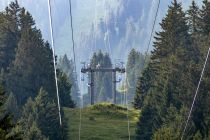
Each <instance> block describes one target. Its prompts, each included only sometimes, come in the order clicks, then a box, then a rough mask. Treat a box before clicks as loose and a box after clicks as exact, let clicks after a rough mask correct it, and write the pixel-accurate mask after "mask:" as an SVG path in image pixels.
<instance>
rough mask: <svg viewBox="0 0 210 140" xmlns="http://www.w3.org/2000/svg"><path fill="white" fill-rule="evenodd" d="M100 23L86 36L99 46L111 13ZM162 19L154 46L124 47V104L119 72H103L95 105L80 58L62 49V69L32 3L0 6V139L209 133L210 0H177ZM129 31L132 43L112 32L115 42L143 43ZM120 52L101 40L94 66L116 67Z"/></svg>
mask: <svg viewBox="0 0 210 140" xmlns="http://www.w3.org/2000/svg"><path fill="white" fill-rule="evenodd" d="M158 8H159V7H158ZM122 13H123V12H122ZM113 16H114V15H113ZM120 18H123V15H121V17H120ZM135 18H136V19H137V18H138V17H137V16H136V17H135ZM130 20H131V19H128V21H130ZM133 20H134V19H133ZM132 22H133V21H132ZM100 23H101V26H98V28H99V30H101V32H100V33H98V34H99V35H98V36H96V37H94V35H93V33H94V31H93V28H91V29H90V30H92V32H90V34H88V35H89V36H88V35H87V36H84V38H86V40H85V41H84V43H85V44H86V46H85V47H88V46H91V45H93V44H94V40H93V39H94V38H95V43H96V46H100V45H101V44H103V43H104V42H103V41H102V40H103V39H104V38H103V36H102V35H103V34H104V36H107V33H106V31H105V30H104V31H102V29H103V28H104V24H106V21H102V20H100ZM159 24H160V30H157V31H155V33H154V39H153V49H152V51H151V52H149V53H148V54H147V53H145V52H143V51H139V50H141V49H136V48H130V50H129V53H128V54H125V52H122V54H121V55H123V56H124V55H126V56H125V58H126V59H127V60H126V63H125V68H126V74H125V76H123V75H120V74H119V75H117V76H118V77H117V80H119V83H121V84H118V85H117V89H116V92H117V104H116V105H114V104H112V98H113V93H112V88H113V87H112V86H113V85H112V78H111V77H112V75H111V74H110V73H99V72H96V73H95V77H94V83H93V84H94V85H96V86H95V88H94V92H95V97H94V100H95V102H96V104H95V105H90V91H85V92H84V93H83V94H81V95H80V94H79V91H80V92H81V90H83V91H84V90H87V89H88V86H90V85H87V87H86V88H84V86H83V87H81V84H79V82H82V80H83V79H79V78H84V77H79V78H78V76H77V75H79V74H78V72H77V71H75V67H76V64H75V62H74V60H73V59H71V58H70V57H69V56H68V54H65V55H56V56H55V58H56V61H55V65H56V70H55V67H54V60H53V56H54V53H53V49H52V45H51V43H49V42H50V41H49V40H48V41H47V40H45V39H44V38H43V36H42V32H41V30H40V29H38V28H37V26H36V22H35V20H34V18H33V16H32V15H31V14H30V13H29V11H27V9H25V8H24V7H21V6H20V5H19V3H18V1H17V0H15V1H13V2H11V3H10V4H9V5H8V6H7V7H5V9H4V10H3V11H0V139H1V140H61V139H62V140H64V139H65V140H67V139H72V140H74V139H78V134H77V133H79V139H80V135H81V139H84V140H86V139H87V140H88V139H91V140H97V139H99V140H109V139H113V140H118V139H120V140H121V139H122V140H123V139H129V140H130V139H134V140H135V139H136V140H180V139H181V140H210V114H209V113H210V102H209V100H210V86H209V85H210V59H208V55H209V51H210V2H209V1H208V0H203V2H202V5H201V6H199V5H198V4H197V3H196V1H194V0H193V1H192V3H191V5H190V6H189V7H188V8H187V9H186V10H185V9H184V8H183V6H182V3H181V2H178V1H177V0H173V1H172V2H171V4H170V5H169V6H168V10H167V13H166V15H165V16H164V17H163V19H162V21H161V22H160V23H159ZM126 25H127V24H126ZM129 25H130V24H129ZM129 25H128V26H129ZM110 26H111V25H110ZM130 27H131V26H129V28H130ZM133 27H134V25H133ZM113 30H114V29H113ZM113 30H110V31H113ZM122 31H123V29H122ZM126 32H127V31H125V32H121V35H122V36H124V35H125V36H124V37H122V38H126V36H127V39H126V43H125V42H124V43H123V42H121V41H116V38H115V37H119V36H117V35H116V34H115V33H110V34H112V35H111V36H110V37H113V38H111V39H110V40H111V43H113V44H114V45H117V44H118V45H119V44H121V45H119V46H123V44H124V45H125V44H135V46H136V43H138V41H137V42H135V41H134V42H135V43H131V42H132V39H129V38H135V39H134V40H136V39H137V38H138V34H135V33H133V34H132V30H129V34H127V33H126ZM84 38H83V39H84ZM122 40H123V39H122ZM105 41H106V40H105ZM129 41H130V42H129ZM106 43H108V42H105V44H103V45H104V46H106V45H107V44H106ZM131 46H132V45H131ZM139 47H141V46H139ZM86 49H88V48H86ZM126 49H128V48H126ZM88 55H89V54H88ZM118 55H119V54H114V52H111V53H110V51H109V50H108V51H104V50H103V49H101V48H100V49H99V51H95V52H94V53H93V54H92V56H90V62H89V67H91V68H98V67H99V66H100V68H113V67H115V62H114V60H113V56H118ZM81 57H82V56H81ZM205 62H206V63H205ZM76 63H79V62H76ZM204 66H205V67H204ZM204 68H205V69H204ZM202 70H203V73H202ZM54 74H56V76H55V75H54ZM55 77H56V78H55ZM78 79H79V82H78ZM56 82H57V84H58V90H59V99H60V102H57V98H58V97H57V96H56V90H57V89H56ZM82 88H84V89H82ZM196 91H197V92H196ZM196 93H198V94H197V96H196V98H195V95H196ZM193 101H195V102H193ZM192 104H193V105H194V106H193V108H192V113H191V114H190V116H188V115H189V112H190V109H191V105H192ZM58 106H61V110H60V108H59V107H58ZM60 112H61V118H59V115H60V114H59V113H60ZM82 115H83V116H82ZM188 119H189V121H187V120H188ZM61 120H62V123H61ZM127 123H128V124H127ZM105 127H107V129H106V128H105ZM127 127H128V128H127ZM108 128H109V130H108ZM127 129H128V130H127ZM127 131H128V132H127ZM115 133H116V136H115ZM127 133H128V134H127ZM90 135H91V136H90ZM92 135H94V136H92Z"/></svg>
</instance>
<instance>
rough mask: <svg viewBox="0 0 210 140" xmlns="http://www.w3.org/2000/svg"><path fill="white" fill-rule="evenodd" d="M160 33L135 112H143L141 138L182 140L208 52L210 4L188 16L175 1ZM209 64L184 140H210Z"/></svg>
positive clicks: (139, 88) (193, 7)
mask: <svg viewBox="0 0 210 140" xmlns="http://www.w3.org/2000/svg"><path fill="white" fill-rule="evenodd" d="M160 26H161V30H160V31H159V32H156V35H155V41H154V50H153V51H152V53H151V60H150V62H149V64H148V66H147V67H146V68H145V69H144V71H143V73H142V76H141V77H140V78H139V79H138V82H137V88H136V95H135V102H134V107H135V108H138V109H141V115H140V118H139V122H138V124H137V131H136V133H137V137H136V138H137V139H139V140H146V139H148V140H149V139H154V140H164V139H167V140H168V139H170V140H172V139H173V140H178V139H181V136H182V133H183V129H184V125H185V121H186V120H187V115H188V113H189V110H190V107H191V104H192V101H193V97H194V94H195V91H196V88H197V84H198V81H199V78H200V74H201V71H202V68H203V65H204V61H205V57H206V54H207V52H208V48H209V38H210V36H209V33H210V2H209V1H208V0H204V1H203V5H202V7H201V8H199V7H198V6H197V5H196V2H195V1H193V2H192V5H191V6H190V7H189V9H188V10H187V11H183V8H182V5H181V3H178V2H177V1H176V0H174V1H173V2H172V4H171V5H170V6H169V9H168V12H167V14H166V16H165V17H164V18H163V20H162V22H161V23H160ZM209 64H210V61H208V62H207V67H206V70H205V74H204V77H203V79H202V83H201V86H200V89H199V94H198V96H197V100H196V102H195V106H194V108H193V113H192V115H191V118H190V121H189V124H188V127H187V131H186V133H185V135H184V139H189V140H191V139H193V140H201V139H204V140H208V139H210V130H209V128H210V120H209V117H210V114H209V112H210V110H209V109H210V108H209V106H210V102H209V99H210V89H209V88H210V86H209V84H210V77H209V76H210V73H209V69H210V65H209Z"/></svg>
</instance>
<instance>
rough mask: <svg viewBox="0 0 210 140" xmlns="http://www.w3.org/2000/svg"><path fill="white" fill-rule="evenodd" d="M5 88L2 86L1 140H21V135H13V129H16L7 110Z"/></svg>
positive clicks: (0, 104)
mask: <svg viewBox="0 0 210 140" xmlns="http://www.w3.org/2000/svg"><path fill="white" fill-rule="evenodd" d="M5 94H6V93H5V91H4V90H3V87H2V86H0V139H1V140H20V139H21V137H20V134H19V133H12V129H13V128H14V127H15V125H14V123H13V121H12V117H11V115H10V114H9V112H8V111H7V110H6V107H5V104H6V101H7V97H6V95H5Z"/></svg>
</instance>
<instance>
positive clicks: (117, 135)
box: [64, 103, 140, 140]
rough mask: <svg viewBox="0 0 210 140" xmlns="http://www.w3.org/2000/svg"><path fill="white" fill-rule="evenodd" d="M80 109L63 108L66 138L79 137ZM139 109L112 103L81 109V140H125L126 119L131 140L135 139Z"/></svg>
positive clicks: (126, 132)
mask: <svg viewBox="0 0 210 140" xmlns="http://www.w3.org/2000/svg"><path fill="white" fill-rule="evenodd" d="M79 112H80V109H78V108H77V109H69V108H64V114H65V120H66V122H67V124H68V126H69V128H70V129H69V131H68V138H69V139H72V140H76V139H78V137H79V122H80V113H79ZM139 114H140V111H138V110H134V109H131V110H128V118H127V109H126V108H125V107H121V106H117V105H114V104H108V103H102V104H96V105H93V106H89V107H85V108H83V109H82V116H81V117H82V119H81V122H82V124H81V131H80V132H81V139H82V140H127V139H128V119H129V123H130V133H131V140H134V139H135V131H136V123H137V121H138V117H139Z"/></svg>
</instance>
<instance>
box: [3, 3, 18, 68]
mask: <svg viewBox="0 0 210 140" xmlns="http://www.w3.org/2000/svg"><path fill="white" fill-rule="evenodd" d="M20 11H21V8H20V7H19V4H18V2H17V0H16V1H15V2H11V4H10V5H9V7H6V9H5V12H1V13H0V68H1V69H4V70H5V71H8V69H9V66H10V65H11V63H12V61H13V60H14V58H15V49H16V48H17V43H18V40H19V36H20V35H19V28H18V23H19V21H18V20H19V18H18V15H19V13H20Z"/></svg>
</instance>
